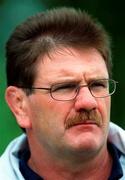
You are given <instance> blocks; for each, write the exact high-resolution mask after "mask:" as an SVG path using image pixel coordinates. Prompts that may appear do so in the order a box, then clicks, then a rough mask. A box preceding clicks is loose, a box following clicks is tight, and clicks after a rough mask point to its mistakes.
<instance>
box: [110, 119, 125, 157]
mask: <svg viewBox="0 0 125 180" xmlns="http://www.w3.org/2000/svg"><path fill="white" fill-rule="evenodd" d="M108 141H109V142H111V143H113V144H114V145H115V146H116V147H117V148H118V149H119V150H120V151H121V152H122V153H123V154H125V130H124V129H123V128H121V127H119V126H118V125H116V124H114V123H112V122H110V125H109V134H108Z"/></svg>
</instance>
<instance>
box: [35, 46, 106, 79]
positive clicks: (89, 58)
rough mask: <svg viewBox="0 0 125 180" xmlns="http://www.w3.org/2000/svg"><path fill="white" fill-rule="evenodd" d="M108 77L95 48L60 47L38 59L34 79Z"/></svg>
mask: <svg viewBox="0 0 125 180" xmlns="http://www.w3.org/2000/svg"><path fill="white" fill-rule="evenodd" d="M81 76H82V77H85V78H94V77H95V78H96V76H97V78H98V77H103V78H108V71H107V67H106V64H105V61H104V59H103V57H102V56H101V54H100V53H99V52H98V51H97V50H95V49H82V50H81V49H80V50H78V49H71V48H69V49H65V48H64V49H61V50H57V51H54V52H52V53H51V54H50V57H49V56H45V57H44V59H43V60H42V59H40V61H39V64H38V67H37V76H36V79H38V80H39V79H40V80H43V81H44V80H48V81H49V80H50V82H51V81H55V79H59V78H60V79H61V78H62V79H65V78H67V77H68V78H70V77H71V78H73V77H80V78H81Z"/></svg>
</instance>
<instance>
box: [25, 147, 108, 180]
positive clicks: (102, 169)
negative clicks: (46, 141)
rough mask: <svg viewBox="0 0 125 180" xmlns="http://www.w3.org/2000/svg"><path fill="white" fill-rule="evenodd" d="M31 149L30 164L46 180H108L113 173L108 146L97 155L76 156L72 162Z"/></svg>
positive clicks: (41, 150)
mask: <svg viewBox="0 0 125 180" xmlns="http://www.w3.org/2000/svg"><path fill="white" fill-rule="evenodd" d="M36 147H37V146H36ZM30 148H31V157H30V159H29V162H28V164H29V166H30V167H31V169H33V170H34V171H35V172H36V173H37V174H39V175H40V176H41V177H43V178H44V179H45V180H51V179H60V180H65V179H67V180H71V179H75V180H77V179H79V180H82V179H86V180H91V179H93V180H100V179H101V180H107V179H108V177H109V175H110V172H111V167H112V159H111V156H110V155H109V152H108V150H107V147H106V146H105V147H104V148H103V149H102V150H101V151H100V152H98V153H97V154H96V155H93V156H91V157H90V156H88V158H87V157H86V156H82V157H80V158H79V157H78V156H77V154H76V156H75V158H74V159H72V160H71V158H70V159H62V158H60V157H57V156H56V157H55V156H50V154H49V153H47V152H46V151H45V150H44V148H43V149H40V151H39V150H38V149H35V150H34V147H30ZM76 157H77V159H76ZM76 160H77V161H76ZM48 172H49V173H48Z"/></svg>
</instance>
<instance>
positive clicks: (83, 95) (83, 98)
mask: <svg viewBox="0 0 125 180" xmlns="http://www.w3.org/2000/svg"><path fill="white" fill-rule="evenodd" d="M96 108H97V101H96V98H95V97H93V96H92V94H91V92H90V90H89V89H88V87H82V88H81V89H80V90H79V93H78V95H77V97H76V99H75V109H76V111H81V110H83V109H84V110H86V111H91V110H93V109H96Z"/></svg>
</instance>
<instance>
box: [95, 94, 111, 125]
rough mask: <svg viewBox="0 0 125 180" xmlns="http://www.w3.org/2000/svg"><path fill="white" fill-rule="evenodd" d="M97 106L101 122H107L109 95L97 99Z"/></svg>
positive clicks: (108, 117) (109, 106) (108, 116)
mask: <svg viewBox="0 0 125 180" xmlns="http://www.w3.org/2000/svg"><path fill="white" fill-rule="evenodd" d="M98 107H99V111H100V113H101V115H102V120H103V123H107V122H108V121H109V119H110V108H111V99H110V97H106V98H102V99H99V101H98Z"/></svg>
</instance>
